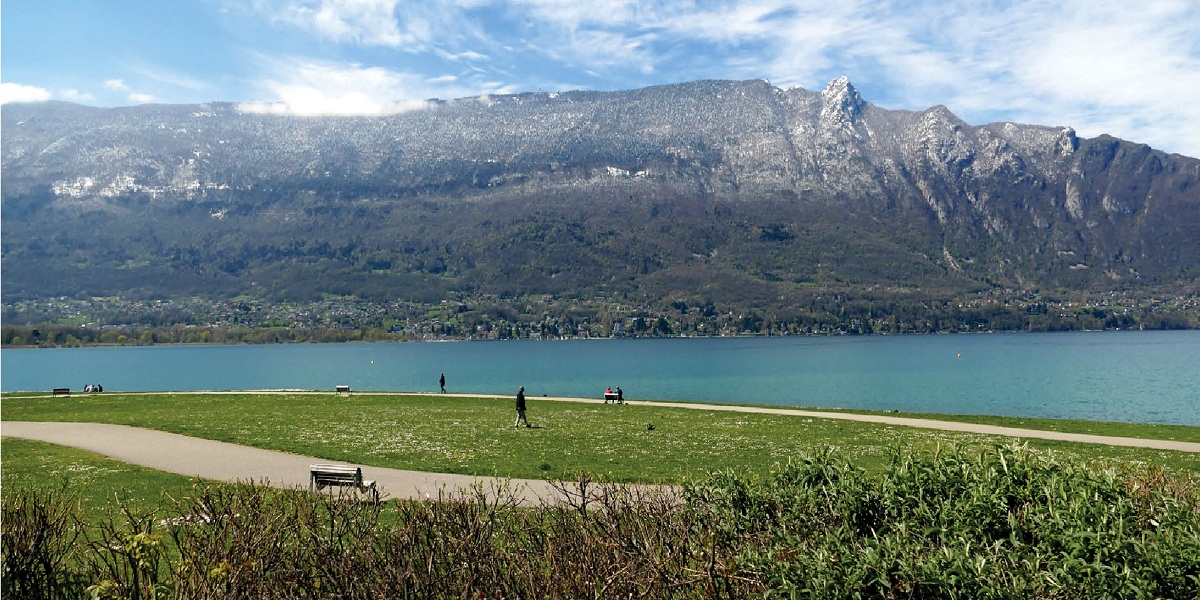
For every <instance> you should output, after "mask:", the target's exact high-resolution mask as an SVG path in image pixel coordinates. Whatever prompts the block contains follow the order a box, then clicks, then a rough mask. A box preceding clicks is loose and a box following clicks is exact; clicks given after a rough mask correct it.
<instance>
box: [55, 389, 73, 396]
mask: <svg viewBox="0 0 1200 600" xmlns="http://www.w3.org/2000/svg"><path fill="white" fill-rule="evenodd" d="M52 393H53V394H54V395H55V396H70V395H71V388H54V391H53V392H52Z"/></svg>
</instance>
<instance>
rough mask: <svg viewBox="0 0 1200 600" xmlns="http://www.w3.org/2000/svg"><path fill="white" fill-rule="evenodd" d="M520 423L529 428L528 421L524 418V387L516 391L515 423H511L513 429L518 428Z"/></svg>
mask: <svg viewBox="0 0 1200 600" xmlns="http://www.w3.org/2000/svg"><path fill="white" fill-rule="evenodd" d="M521 421H524V422H525V426H526V427H529V419H526V418H525V386H521V389H519V390H517V421H516V422H515V423H513V427H520V426H521Z"/></svg>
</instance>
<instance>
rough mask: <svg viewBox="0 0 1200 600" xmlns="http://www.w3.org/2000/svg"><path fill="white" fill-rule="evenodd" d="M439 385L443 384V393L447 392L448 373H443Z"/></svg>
mask: <svg viewBox="0 0 1200 600" xmlns="http://www.w3.org/2000/svg"><path fill="white" fill-rule="evenodd" d="M438 385H440V386H442V393H443V394H445V393H446V374H445V373H442V376H441V377H440V378H438Z"/></svg>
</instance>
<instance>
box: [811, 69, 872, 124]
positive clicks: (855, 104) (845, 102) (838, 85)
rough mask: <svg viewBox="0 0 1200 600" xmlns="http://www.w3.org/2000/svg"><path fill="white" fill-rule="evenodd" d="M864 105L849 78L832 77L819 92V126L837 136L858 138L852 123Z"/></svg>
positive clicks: (855, 120)
mask: <svg viewBox="0 0 1200 600" xmlns="http://www.w3.org/2000/svg"><path fill="white" fill-rule="evenodd" d="M865 106H866V103H865V102H863V99H862V97H861V96H859V95H858V90H856V89H854V85H853V84H851V83H850V80H849V79H847V78H846V77H839V78H837V79H834V80H833V81H830V82H829V85H827V86H825V89H824V90H823V91H822V92H821V128H822V129H823V130H825V131H826V132H830V133H835V135H838V136H846V137H849V138H852V139H853V138H858V137H859V136H858V135H856V134H855V131H854V125H855V123H856V122H857V120H858V117H859V115H861V114H862V111H863V108H864V107H865Z"/></svg>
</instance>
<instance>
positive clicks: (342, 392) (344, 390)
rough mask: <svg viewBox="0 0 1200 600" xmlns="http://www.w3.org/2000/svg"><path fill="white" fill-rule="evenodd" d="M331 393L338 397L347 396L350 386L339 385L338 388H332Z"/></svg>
mask: <svg viewBox="0 0 1200 600" xmlns="http://www.w3.org/2000/svg"><path fill="white" fill-rule="evenodd" d="M333 391H334V393H336V394H337V395H339V396H349V395H350V386H348V385H339V386H337V387H335V388H333Z"/></svg>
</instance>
